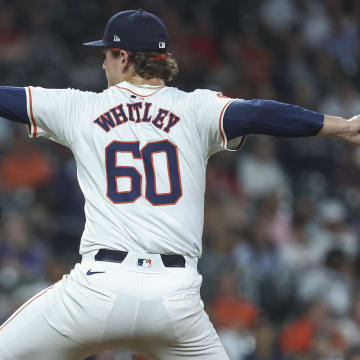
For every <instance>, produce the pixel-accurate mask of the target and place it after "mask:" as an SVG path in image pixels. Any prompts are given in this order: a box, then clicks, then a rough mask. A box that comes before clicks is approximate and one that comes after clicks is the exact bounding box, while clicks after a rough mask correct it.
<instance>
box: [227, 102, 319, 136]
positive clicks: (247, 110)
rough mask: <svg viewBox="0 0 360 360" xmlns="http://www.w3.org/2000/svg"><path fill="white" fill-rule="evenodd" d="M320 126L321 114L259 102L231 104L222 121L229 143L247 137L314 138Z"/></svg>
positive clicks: (275, 103) (283, 104) (296, 107)
mask: <svg viewBox="0 0 360 360" xmlns="http://www.w3.org/2000/svg"><path fill="white" fill-rule="evenodd" d="M323 125H324V115H323V114H320V113H318V112H315V111H311V110H307V109H305V108H303V107H301V106H296V105H291V104H285V103H281V102H277V101H272V100H258V99H255V100H236V101H234V102H233V103H231V104H230V105H229V106H228V107H227V109H226V111H225V114H224V118H223V127H224V131H225V134H226V137H227V139H228V140H231V139H234V138H236V137H239V136H242V135H248V134H263V135H273V136H286V137H300V136H315V135H317V133H318V132H319V131H320V129H321V128H322V127H323Z"/></svg>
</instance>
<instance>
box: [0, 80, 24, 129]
mask: <svg viewBox="0 0 360 360" xmlns="http://www.w3.org/2000/svg"><path fill="white" fill-rule="evenodd" d="M0 116H2V117H3V118H5V119H8V120H12V121H16V122H19V123H22V124H29V117H28V114H27V109H26V93H25V88H23V87H10V86H0Z"/></svg>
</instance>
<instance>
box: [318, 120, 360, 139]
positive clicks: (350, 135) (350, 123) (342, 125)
mask: <svg viewBox="0 0 360 360" xmlns="http://www.w3.org/2000/svg"><path fill="white" fill-rule="evenodd" d="M318 135H319V136H327V137H332V138H336V139H340V140H344V141H347V142H350V143H352V144H356V145H360V115H356V116H354V117H352V118H351V119H348V120H347V119H344V118H342V117H337V116H329V115H325V116H324V126H323V128H322V129H321V130H320V131H319V133H318Z"/></svg>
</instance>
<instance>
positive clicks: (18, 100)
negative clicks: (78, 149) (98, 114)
mask: <svg viewBox="0 0 360 360" xmlns="http://www.w3.org/2000/svg"><path fill="white" fill-rule="evenodd" d="M95 96H96V94H95V93H90V92H83V91H79V90H74V89H44V88H41V87H32V86H28V87H25V88H24V87H6V86H2V87H0V116H2V117H4V118H6V119H8V120H11V121H16V122H19V123H24V124H26V125H28V127H29V134H30V136H31V137H39V136H45V137H47V138H49V139H51V140H53V141H56V142H58V143H60V144H63V145H65V146H68V147H70V148H71V146H72V144H73V142H74V140H75V139H76V137H77V135H78V130H79V129H80V127H81V119H84V118H86V117H85V116H83V115H84V114H85V113H91V109H92V105H93V103H94V101H95Z"/></svg>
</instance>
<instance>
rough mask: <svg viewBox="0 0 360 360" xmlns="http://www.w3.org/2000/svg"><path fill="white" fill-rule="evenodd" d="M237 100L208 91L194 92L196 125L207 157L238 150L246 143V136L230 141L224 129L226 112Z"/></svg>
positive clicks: (199, 90)
mask: <svg viewBox="0 0 360 360" xmlns="http://www.w3.org/2000/svg"><path fill="white" fill-rule="evenodd" d="M235 100H237V99H232V98H228V97H226V96H223V95H222V94H221V93H219V92H215V91H211V90H206V89H198V90H195V91H194V92H193V111H194V119H195V125H196V128H197V131H198V133H199V136H200V142H201V145H202V148H203V152H204V154H205V155H207V156H210V155H212V154H214V153H216V152H218V151H220V150H223V149H225V150H237V149H239V148H240V147H241V145H242V144H243V143H244V140H245V137H244V136H240V137H236V138H233V139H232V140H231V141H228V139H227V137H226V134H225V131H224V127H223V117H224V113H225V110H226V109H227V107H228V106H229V105H230V104H231V103H232V102H234V101H235Z"/></svg>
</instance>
